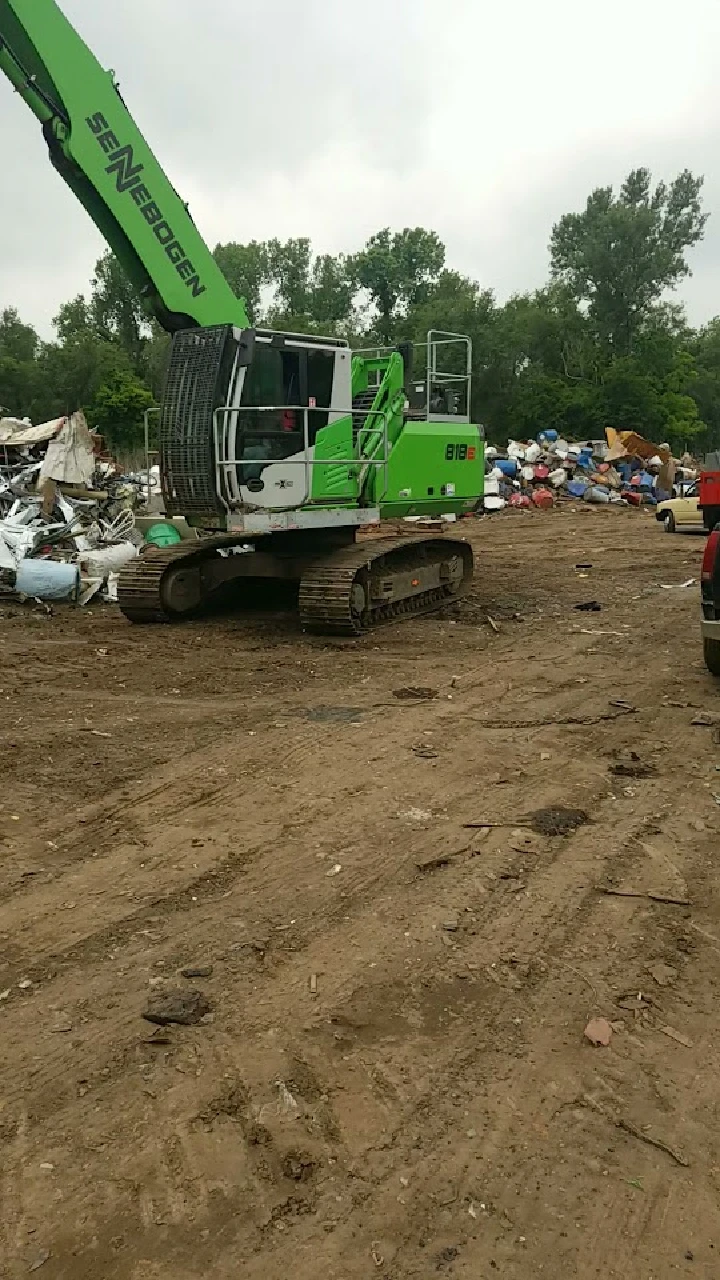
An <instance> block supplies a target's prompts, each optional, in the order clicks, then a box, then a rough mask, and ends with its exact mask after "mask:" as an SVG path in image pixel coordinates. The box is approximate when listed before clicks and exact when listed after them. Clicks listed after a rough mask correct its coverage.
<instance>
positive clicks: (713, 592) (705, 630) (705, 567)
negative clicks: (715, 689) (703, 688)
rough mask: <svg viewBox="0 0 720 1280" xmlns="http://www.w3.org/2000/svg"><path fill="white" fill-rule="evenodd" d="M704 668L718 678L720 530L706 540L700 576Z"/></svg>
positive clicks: (716, 530)
mask: <svg viewBox="0 0 720 1280" xmlns="http://www.w3.org/2000/svg"><path fill="white" fill-rule="evenodd" d="M700 589H701V599H702V622H701V623H700V631H701V634H702V640H703V657H704V659H705V666H706V667H707V669H708V671H709V672H710V673H711V675H714V676H720V528H718V529H715V530H714V531H713V532H712V533H711V534H710V537H709V538H708V540H707V545H706V547H705V555H704V556H703V563H702V572H701V575H700Z"/></svg>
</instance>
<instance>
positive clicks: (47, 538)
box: [0, 412, 147, 604]
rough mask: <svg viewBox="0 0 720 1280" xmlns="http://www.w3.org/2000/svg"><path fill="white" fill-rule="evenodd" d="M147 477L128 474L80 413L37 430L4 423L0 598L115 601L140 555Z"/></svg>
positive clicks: (0, 429)
mask: <svg viewBox="0 0 720 1280" xmlns="http://www.w3.org/2000/svg"><path fill="white" fill-rule="evenodd" d="M146 496H147V494H146V488H145V485H144V477H141V476H128V475H123V474H122V473H121V471H120V469H119V468H118V467H117V465H116V464H115V463H114V462H113V460H112V459H111V458H109V457H108V456H107V455H106V454H104V453H103V442H102V438H101V437H99V436H98V435H97V434H96V433H94V432H91V431H90V430H89V429H88V426H87V423H86V421H85V417H84V415H83V414H82V413H81V412H78V413H74V414H72V415H71V417H69V418H58V419H56V420H55V421H53V422H46V423H42V424H40V425H39V426H32V425H31V424H30V423H29V422H27V421H20V420H18V419H17V418H1V419H0V595H2V594H12V595H15V596H20V597H30V598H35V597H37V598H40V599H42V600H53V599H55V600H65V599H67V600H73V601H75V602H76V603H80V604H86V603H87V602H88V601H89V600H91V599H92V598H93V597H94V596H96V595H98V594H100V595H102V597H103V598H105V599H109V600H113V599H116V598H117V581H118V575H119V571H120V569H121V568H122V567H123V565H125V564H128V563H129V561H130V560H132V559H134V557H135V556H137V555H138V553H139V547H141V546H142V542H143V539H142V536H141V535H140V534H139V533H138V532H137V531H136V529H135V513H136V511H137V510H138V509H139V508H141V507H142V506H143V504H144V502H145V500H146Z"/></svg>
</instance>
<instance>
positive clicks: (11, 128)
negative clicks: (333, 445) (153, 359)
mask: <svg viewBox="0 0 720 1280" xmlns="http://www.w3.org/2000/svg"><path fill="white" fill-rule="evenodd" d="M62 7H63V8H64V10H65V12H66V13H67V15H68V17H69V18H70V19H71V21H72V22H74V24H75V25H76V26H77V28H78V30H79V31H80V32H81V33H82V35H83V36H84V37H85V39H86V40H87V42H88V44H89V45H90V47H91V48H92V49H93V50H94V52H95V53H96V55H97V56H98V58H99V59H100V61H101V62H103V63H104V64H105V65H106V66H110V67H113V68H114V70H115V71H116V74H117V76H118V78H119V80H120V84H121V89H122V92H123V96H124V98H125V101H126V102H127V104H128V106H129V107H130V110H131V111H132V113H133V114H134V116H135V118H136V120H137V122H138V124H139V125H140V128H141V129H142V131H143V132H144V134H145V136H146V137H147V139H148V141H149V142H150V143H151V145H152V146H153V147H154V149H155V151H156V153H157V155H158V156H159V158H160V160H161V162H162V163H163V164H164V165H165V167H166V169H167V171H168V173H169V176H170V177H171V179H172V180H173V182H174V183H175V186H176V187H177V188H178V190H179V191H180V192H181V194H182V195H183V196H184V198H185V199H186V200H187V201H189V203H190V207H191V209H192V212H193V215H194V217H195V220H196V222H197V224H198V225H199V227H200V229H201V230H202V232H203V233H204V235H205V237H206V239H207V240H208V242H209V243H210V245H211V246H212V245H214V244H215V243H216V242H217V241H218V240H231V239H232V240H241V241H242V240H251V239H266V238H268V237H270V236H279V237H281V238H285V237H288V236H298V235H309V236H311V237H312V240H313V243H314V245H315V247H316V248H317V249H319V250H325V251H330V252H336V251H338V250H353V249H355V248H357V247H359V246H360V245H361V244H362V243H363V241H364V240H365V239H366V238H367V236H368V235H369V234H371V233H372V232H373V231H375V230H377V229H378V228H379V227H382V226H385V225H390V226H393V227H403V226H407V225H412V226H415V225H418V224H421V225H424V226H426V227H431V228H434V229H435V230H436V231H438V232H439V234H440V235H441V237H442V239H443V240H444V241H445V243H446V245H447V249H448V264H449V265H450V266H452V267H455V268H457V269H458V270H460V271H462V272H465V273H467V274H469V275H472V276H474V277H475V278H476V279H478V280H479V281H480V282H481V283H482V284H483V285H484V286H488V287H492V288H494V289H495V290H496V292H497V294H498V296H499V297H501V298H503V297H506V296H507V295H508V294H510V293H512V292H513V291H517V290H524V289H531V288H533V287H536V286H537V285H540V284H541V283H542V282H543V281H544V279H545V278H546V275H547V266H548V254H547V243H548V238H549V233H550V229H551V226H552V223H553V221H555V220H556V219H557V218H558V217H559V216H560V215H562V213H564V212H565V211H567V210H568V209H574V208H581V207H582V205H583V204H584V201H585V198H586V196H587V194H588V192H589V190H590V189H591V188H592V187H594V186H600V185H603V186H604V185H607V184H617V183H619V182H620V181H621V180H622V178H623V176H624V175H625V173H627V171H628V170H629V169H630V168H631V167H633V166H637V165H647V166H648V167H650V168H651V169H652V171H653V173H654V175H655V176H657V177H660V176H663V177H667V178H672V177H673V176H674V175H675V174H676V173H677V172H678V170H679V169H681V168H684V167H688V168H690V169H692V170H693V171H694V172H696V173H704V174H705V175H706V185H705V200H706V207H707V208H708V209H709V210H710V211H711V213H712V215H713V216H712V217H711V220H710V223H709V224H708V228H707V231H706V237H705V241H704V243H703V244H702V245H701V246H700V247H699V248H698V249H696V250H695V251H694V252H693V254H692V266H693V270H694V275H693V278H692V279H691V280H690V281H688V282H687V283H686V284H685V285H684V286H683V290H682V296H683V298H684V299H685V301H686V303H687V306H688V311H689V314H690V318H691V319H692V320H693V321H694V322H695V323H701V322H702V321H704V320H706V319H707V318H708V317H710V316H711V315H714V314H716V313H720V146H719V145H718V144H719V143H720V94H719V93H718V88H717V86H718V84H719V83H720V3H718V0H683V3H682V4H678V3H677V2H676V0H602V3H601V2H600V0H505V2H504V3H500V0H363V3H362V5H360V6H358V5H356V4H351V3H350V0H203V3H202V4H198V3H197V0H101V3H98V0H62ZM0 155H2V157H3V172H4V182H3V194H2V206H1V211H0V218H1V219H2V222H1V226H0V229H1V234H2V238H1V240H0V305H1V306H6V305H14V306H17V307H18V309H19V310H20V312H21V314H22V316H23V318H25V319H26V320H28V321H31V322H32V323H34V324H35V325H37V326H38V328H39V329H40V330H41V332H42V333H43V334H44V335H47V336H49V334H50V331H51V328H50V325H51V318H52V316H53V315H54V314H55V313H56V311H57V308H58V305H59V303H60V302H62V301H63V300H64V299H66V298H69V297H71V296H73V295H74V294H76V293H78V292H80V291H81V290H83V289H85V288H86V287H87V282H88V279H89V276H90V274H91V271H92V266H93V263H94V261H95V259H96V258H97V257H98V255H99V254H100V252H101V251H102V248H103V245H102V242H101V239H100V236H99V235H98V233H97V231H96V230H95V228H94V227H93V225H92V223H91V222H90V221H89V219H88V217H87V215H86V214H85V212H84V210H83V209H82V208H81V207H80V206H79V205H77V204H76V202H75V201H74V198H73V197H72V196H71V195H70V193H69V191H67V190H66V188H65V187H64V184H63V183H62V181H61V180H60V178H59V177H58V176H57V175H56V174H55V173H54V171H53V170H52V169H51V167H50V164H49V162H48V160H47V157H46V152H45V149H44V144H43V141H42V137H41V136H40V133H39V126H38V124H37V122H36V121H35V118H34V117H33V116H32V115H31V113H30V111H29V110H28V108H27V107H26V106H25V104H24V103H23V102H22V101H21V100H20V99H19V98H18V97H17V96H16V95H14V94H13V92H12V89H11V87H10V85H9V83H8V82H6V81H4V80H2V81H1V82H0Z"/></svg>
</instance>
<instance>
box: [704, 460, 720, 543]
mask: <svg viewBox="0 0 720 1280" xmlns="http://www.w3.org/2000/svg"><path fill="white" fill-rule="evenodd" d="M700 510H701V511H702V514H703V523H704V525H705V528H706V529H707V530H710V529H714V528H715V526H716V524H718V522H720V453H709V454H708V455H707V457H706V458H705V462H704V464H703V469H702V471H701V472H700Z"/></svg>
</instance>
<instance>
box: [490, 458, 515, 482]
mask: <svg viewBox="0 0 720 1280" xmlns="http://www.w3.org/2000/svg"><path fill="white" fill-rule="evenodd" d="M495 466H496V467H497V469H498V471H502V473H503V475H504V476H510V478H511V479H514V477H515V476H516V475H517V469H518V464H517V462H516V461H515V459H514V458H496V459H495Z"/></svg>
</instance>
